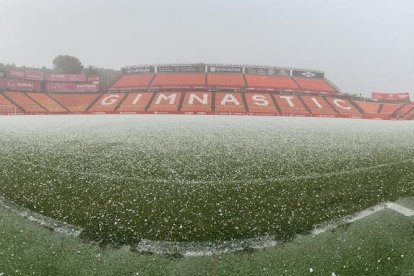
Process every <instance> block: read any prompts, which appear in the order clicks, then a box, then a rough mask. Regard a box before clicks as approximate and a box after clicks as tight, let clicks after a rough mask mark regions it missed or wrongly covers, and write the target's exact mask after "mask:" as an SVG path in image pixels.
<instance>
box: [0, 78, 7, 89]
mask: <svg viewBox="0 0 414 276" xmlns="http://www.w3.org/2000/svg"><path fill="white" fill-rule="evenodd" d="M7 88H8V87H7V80H6V79H0V89H7Z"/></svg>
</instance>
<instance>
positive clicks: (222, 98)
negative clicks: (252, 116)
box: [215, 92, 246, 114]
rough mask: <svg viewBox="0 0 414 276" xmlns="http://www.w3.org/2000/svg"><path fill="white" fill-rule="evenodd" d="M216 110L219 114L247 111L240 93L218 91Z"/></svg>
mask: <svg viewBox="0 0 414 276" xmlns="http://www.w3.org/2000/svg"><path fill="white" fill-rule="evenodd" d="M215 111H216V113H219V114H243V113H246V109H245V108H244V102H243V98H242V95H241V94H240V93H224V92H218V93H216V100H215Z"/></svg>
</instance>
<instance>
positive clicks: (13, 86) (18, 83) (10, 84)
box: [6, 79, 40, 91]
mask: <svg viewBox="0 0 414 276" xmlns="http://www.w3.org/2000/svg"><path fill="white" fill-rule="evenodd" d="M6 83H7V89H9V90H11V91H39V90H40V83H35V82H32V81H26V80H16V79H15V80H6Z"/></svg>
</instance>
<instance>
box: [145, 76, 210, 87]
mask: <svg viewBox="0 0 414 276" xmlns="http://www.w3.org/2000/svg"><path fill="white" fill-rule="evenodd" d="M205 86H206V76H205V74H201V73H199V74H187V73H186V74H183V73H175V74H157V75H156V76H155V78H154V80H153V81H152V83H151V87H178V88H180V87H205Z"/></svg>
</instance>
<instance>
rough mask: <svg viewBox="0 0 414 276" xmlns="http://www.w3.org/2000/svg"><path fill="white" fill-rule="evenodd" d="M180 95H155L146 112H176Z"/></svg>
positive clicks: (178, 93)
mask: <svg viewBox="0 0 414 276" xmlns="http://www.w3.org/2000/svg"><path fill="white" fill-rule="evenodd" d="M181 95H182V93H181V92H165V93H164V92H159V93H157V94H156V95H155V97H154V99H153V101H152V102H151V105H150V107H149V108H148V111H150V112H155V113H170V112H172V113H174V112H177V111H178V105H179V104H180V100H181Z"/></svg>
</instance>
